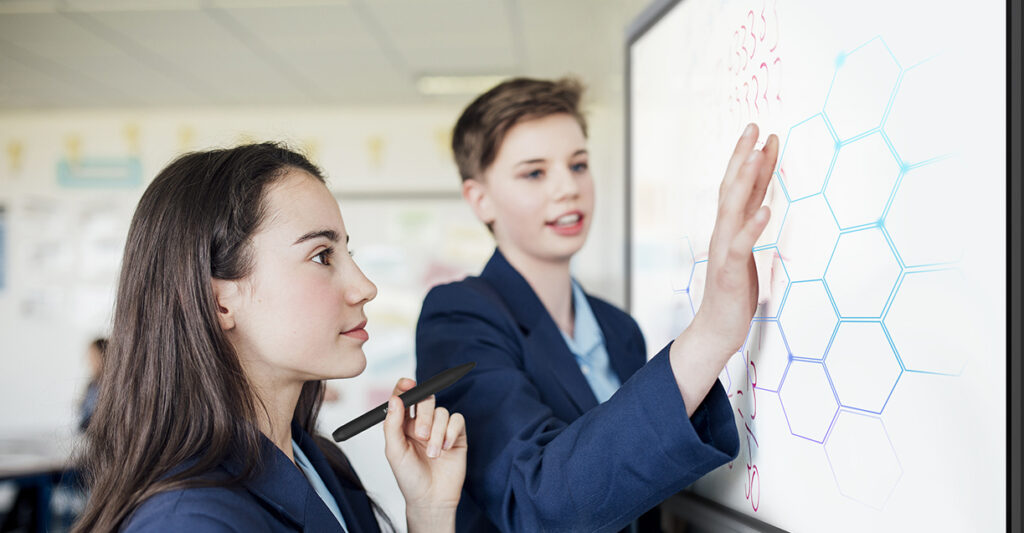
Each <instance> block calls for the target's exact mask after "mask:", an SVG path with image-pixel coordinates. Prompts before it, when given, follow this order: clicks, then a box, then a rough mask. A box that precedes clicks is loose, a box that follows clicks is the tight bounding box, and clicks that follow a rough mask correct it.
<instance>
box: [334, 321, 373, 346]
mask: <svg viewBox="0 0 1024 533" xmlns="http://www.w3.org/2000/svg"><path fill="white" fill-rule="evenodd" d="M365 327H366V321H365V320H363V321H362V322H360V323H359V325H358V326H356V327H354V328H352V329H350V330H348V331H342V332H341V334H342V335H344V336H346V337H351V338H353V339H356V340H361V341H365V340H368V339H369V338H370V334H369V333H367V332H366V329H364V328H365Z"/></svg>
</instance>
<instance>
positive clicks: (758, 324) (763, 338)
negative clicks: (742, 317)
mask: <svg viewBox="0 0 1024 533" xmlns="http://www.w3.org/2000/svg"><path fill="white" fill-rule="evenodd" d="M743 353H744V354H745V355H746V356H747V360H748V361H749V367H748V370H747V372H748V374H750V382H751V385H752V386H754V387H755V388H758V389H763V390H768V391H772V392H778V390H779V383H782V376H783V374H785V373H786V366H787V365H788V364H789V359H790V357H789V350H788V349H787V348H786V340H785V339H784V338H783V336H782V330H781V329H780V328H779V323H778V322H776V321H774V320H757V321H753V322H751V323H750V331H749V332H748V333H747V340H746V342H744V343H743Z"/></svg>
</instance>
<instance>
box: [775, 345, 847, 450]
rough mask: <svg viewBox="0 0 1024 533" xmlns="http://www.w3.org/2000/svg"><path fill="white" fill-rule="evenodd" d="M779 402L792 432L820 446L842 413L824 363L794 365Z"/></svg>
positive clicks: (789, 370)
mask: <svg viewBox="0 0 1024 533" xmlns="http://www.w3.org/2000/svg"><path fill="white" fill-rule="evenodd" d="M779 401H780V402H782V411H783V413H785V415H786V422H787V423H788V424H789V431H790V432H791V433H792V434H794V435H796V436H798V437H803V438H805V439H809V440H813V441H814V442H819V443H820V442H822V441H824V440H825V435H826V434H828V429H829V427H831V425H832V420H833V419H834V418H835V416H836V411H838V410H839V404H838V403H837V402H836V398H835V395H834V394H833V393H832V387H831V386H830V385H829V382H828V376H826V375H825V367H824V366H823V365H822V364H821V363H812V362H807V361H792V362H791V363H790V364H789V369H788V370H787V371H786V376H785V378H783V381H782V386H781V387H780V388H779Z"/></svg>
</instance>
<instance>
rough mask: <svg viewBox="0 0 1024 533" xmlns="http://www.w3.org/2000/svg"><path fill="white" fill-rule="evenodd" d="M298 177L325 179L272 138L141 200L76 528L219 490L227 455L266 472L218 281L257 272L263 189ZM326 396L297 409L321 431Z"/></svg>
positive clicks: (189, 169)
mask: <svg viewBox="0 0 1024 533" xmlns="http://www.w3.org/2000/svg"><path fill="white" fill-rule="evenodd" d="M291 169H299V170H303V171H306V172H308V173H309V174H310V175H312V176H314V177H316V178H317V179H318V180H320V181H321V182H323V181H324V178H323V174H322V173H321V172H320V170H319V169H318V168H317V167H316V166H315V165H313V164H312V163H310V162H309V160H307V159H306V158H305V157H303V156H302V155H300V154H297V153H295V152H293V151H291V150H288V149H286V148H284V147H282V146H279V145H277V144H273V143H262V144H250V145H244V146H239V147H236V148H231V149H224V150H211V151H206V152H196V153H190V154H186V155H183V156H181V157H179V158H178V159H176V160H175V161H174V162H172V163H171V164H170V165H168V166H167V167H166V168H165V169H164V170H163V171H161V172H160V174H158V175H157V177H156V178H155V179H154V180H153V183H151V184H150V185H149V187H148V188H147V189H146V192H145V193H144V194H143V195H142V199H141V200H140V201H139V205H138V207H137V208H136V211H135V216H134V217H133V218H132V223H131V227H130V229H129V231H128V240H127V243H126V245H125V250H124V258H123V262H122V266H121V277H120V281H119V283H118V288H117V300H116V304H115V309H114V324H113V332H112V334H111V336H110V342H109V345H108V346H107V350H106V357H105V361H104V365H103V371H102V374H101V377H100V384H99V390H100V394H99V401H98V403H97V406H96V412H95V414H94V415H93V418H92V421H91V423H90V425H89V428H88V430H87V433H86V439H85V440H86V445H85V448H84V452H83V454H82V459H81V465H82V467H83V469H84V471H85V478H86V484H87V487H88V488H89V489H90V490H91V494H92V497H90V498H89V502H88V504H87V505H86V508H85V510H84V512H83V514H82V516H81V517H80V519H79V521H78V522H77V523H76V524H75V530H76V531H94V530H96V531H110V530H114V529H117V528H118V527H119V526H120V525H121V523H122V522H123V521H124V520H125V518H127V517H128V516H129V515H130V514H131V513H132V512H133V511H134V510H135V509H136V508H137V507H138V506H139V504H141V503H142V502H143V501H145V500H146V499H147V498H149V497H151V496H153V495H155V494H158V493H161V492H164V491H169V490H176V489H182V488H186V487H194V486H204V485H207V486H208V485H211V484H215V483H214V482H211V481H203V480H201V479H199V478H200V477H201V476H202V475H203V474H205V473H208V472H210V471H212V470H213V469H215V468H216V467H217V466H218V465H220V464H221V463H222V462H224V461H225V460H226V459H228V458H229V457H230V458H235V459H237V460H239V461H240V462H241V464H243V465H244V467H243V471H242V473H241V474H240V475H239V476H238V478H236V479H232V480H230V481H229V483H236V482H241V481H244V480H246V479H249V478H251V477H252V476H253V475H255V474H256V473H257V472H258V469H259V465H260V464H261V463H262V461H263V459H264V458H263V457H261V452H260V449H261V446H260V442H261V439H262V437H261V434H260V432H259V429H258V428H257V425H256V420H257V409H261V410H262V409H263V406H262V405H258V404H257V400H256V399H254V395H253V393H252V388H251V386H250V384H249V382H248V380H247V379H246V376H245V374H244V372H243V371H242V366H241V363H240V362H239V359H238V356H237V354H236V352H235V350H234V348H233V347H232V346H231V343H230V342H228V339H227V337H226V336H225V334H224V332H223V331H222V330H221V328H220V325H219V323H218V321H217V304H216V299H215V297H214V293H213V286H212V279H214V278H217V279H228V280H235V279H242V278H244V277H246V276H247V275H248V274H249V273H250V272H251V271H252V268H253V266H254V265H253V256H252V249H251V237H252V235H253V234H254V233H256V232H257V230H258V229H259V228H260V226H261V224H262V223H263V220H264V218H265V216H266V205H265V191H266V190H267V186H268V185H270V184H271V183H273V182H274V181H275V180H277V179H278V178H280V177H281V176H283V175H284V174H285V173H286V172H287V171H288V170H291ZM323 391H324V385H323V382H320V381H316V382H308V383H306V384H305V385H304V386H303V388H302V393H301V395H300V397H299V401H298V404H297V405H296V408H295V414H294V417H295V420H296V421H297V422H298V423H299V424H300V425H301V426H302V427H303V428H304V429H305V430H306V431H307V432H309V433H310V434H311V435H315V429H316V417H317V413H318V411H319V409H320V404H321V402H322V400H323ZM315 440H316V442H317V446H318V447H319V448H320V449H321V451H323V452H324V455H325V456H326V457H327V459H328V462H329V463H330V464H331V467H332V468H333V469H334V470H335V473H336V474H337V475H338V477H339V478H340V479H341V480H342V482H343V483H346V484H348V485H349V486H353V487H356V488H359V489H362V485H361V484H360V483H359V481H358V478H356V477H355V475H354V473H353V472H352V470H351V468H350V466H349V464H348V461H347V460H346V458H345V456H344V454H343V453H342V452H341V450H340V449H339V448H338V447H337V446H335V445H334V444H333V443H331V442H330V441H328V440H327V439H325V438H323V437H319V436H316V437H315ZM222 483H223V482H222ZM371 503H372V502H371ZM372 505H373V507H374V508H375V510H376V511H378V513H379V514H381V515H382V516H383V513H380V510H379V508H378V507H377V505H376V504H372ZM384 520H385V522H388V523H389V524H390V522H389V521H388V520H387V517H386V516H384Z"/></svg>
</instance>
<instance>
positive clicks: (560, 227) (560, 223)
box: [546, 211, 584, 236]
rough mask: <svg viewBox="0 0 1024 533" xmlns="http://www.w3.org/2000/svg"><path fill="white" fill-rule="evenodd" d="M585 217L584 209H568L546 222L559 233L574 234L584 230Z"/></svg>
mask: <svg viewBox="0 0 1024 533" xmlns="http://www.w3.org/2000/svg"><path fill="white" fill-rule="evenodd" d="M583 218H584V217H583V212H582V211H568V212H566V213H562V214H561V215H559V216H558V217H557V218H555V219H554V220H552V221H549V222H547V223H546V224H547V226H548V227H550V228H551V229H552V230H553V231H554V232H555V233H557V234H559V235H566V236H573V235H578V234H579V233H580V232H581V231H583Z"/></svg>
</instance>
